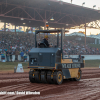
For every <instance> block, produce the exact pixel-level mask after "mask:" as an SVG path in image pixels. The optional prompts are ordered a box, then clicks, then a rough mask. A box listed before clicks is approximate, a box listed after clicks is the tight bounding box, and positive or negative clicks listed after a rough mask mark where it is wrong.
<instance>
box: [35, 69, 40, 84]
mask: <svg viewBox="0 0 100 100" xmlns="http://www.w3.org/2000/svg"><path fill="white" fill-rule="evenodd" d="M34 78H35V81H36V82H41V77H40V72H39V71H35V73H34Z"/></svg>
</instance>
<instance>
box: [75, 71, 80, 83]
mask: <svg viewBox="0 0 100 100" xmlns="http://www.w3.org/2000/svg"><path fill="white" fill-rule="evenodd" d="M81 76H82V72H81V70H79V71H78V74H77V77H76V78H74V81H79V80H80V79H81Z"/></svg>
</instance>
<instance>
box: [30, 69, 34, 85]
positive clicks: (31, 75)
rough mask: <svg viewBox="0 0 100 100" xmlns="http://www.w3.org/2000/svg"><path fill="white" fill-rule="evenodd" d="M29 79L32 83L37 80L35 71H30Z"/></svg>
mask: <svg viewBox="0 0 100 100" xmlns="http://www.w3.org/2000/svg"><path fill="white" fill-rule="evenodd" d="M29 80H30V82H31V83H34V82H35V79H34V78H33V71H29Z"/></svg>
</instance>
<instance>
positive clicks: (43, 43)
mask: <svg viewBox="0 0 100 100" xmlns="http://www.w3.org/2000/svg"><path fill="white" fill-rule="evenodd" d="M38 45H39V47H40V48H41V47H43V46H41V45H44V47H46V48H49V47H51V46H50V44H49V43H48V36H47V35H45V37H44V39H43V40H42V42H41V43H39V44H38Z"/></svg>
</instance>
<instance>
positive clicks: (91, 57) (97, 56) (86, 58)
mask: <svg viewBox="0 0 100 100" xmlns="http://www.w3.org/2000/svg"><path fill="white" fill-rule="evenodd" d="M26 56H27V61H29V55H26ZM81 56H84V57H85V58H84V60H100V55H81ZM68 57H70V58H78V57H79V55H64V58H68ZM5 59H6V56H5ZM0 61H1V55H0ZM9 61H11V59H10V57H9ZM12 61H15V55H12ZM18 61H21V56H20V55H18Z"/></svg>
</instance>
